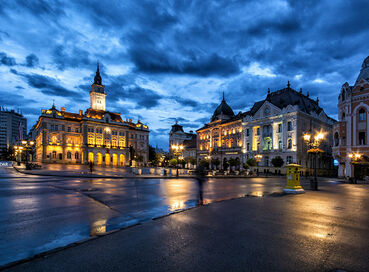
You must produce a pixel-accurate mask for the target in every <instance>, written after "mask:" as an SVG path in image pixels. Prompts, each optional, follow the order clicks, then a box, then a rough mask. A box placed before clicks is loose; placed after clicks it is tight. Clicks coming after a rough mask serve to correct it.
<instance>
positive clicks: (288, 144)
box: [287, 139, 292, 149]
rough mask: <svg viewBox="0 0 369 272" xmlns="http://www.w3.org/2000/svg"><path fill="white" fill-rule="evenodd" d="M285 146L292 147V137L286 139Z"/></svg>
mask: <svg viewBox="0 0 369 272" xmlns="http://www.w3.org/2000/svg"><path fill="white" fill-rule="evenodd" d="M287 148H288V149H292V139H288V141H287Z"/></svg>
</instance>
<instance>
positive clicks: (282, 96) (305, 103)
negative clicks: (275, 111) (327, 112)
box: [250, 84, 323, 115]
mask: <svg viewBox="0 0 369 272" xmlns="http://www.w3.org/2000/svg"><path fill="white" fill-rule="evenodd" d="M265 101H268V102H270V103H272V104H273V105H274V106H276V107H278V108H280V109H283V108H285V107H287V106H288V105H291V106H296V105H297V106H298V107H299V109H300V110H301V111H302V112H306V113H311V112H315V113H317V114H319V113H320V112H321V111H322V110H323V109H322V108H321V107H319V99H318V98H317V100H313V99H311V98H309V95H304V94H303V93H302V92H301V91H300V92H297V91H296V90H294V89H292V88H291V87H290V84H288V85H287V88H284V89H281V90H278V91H275V92H272V93H269V94H268V95H267V97H266V99H264V100H261V101H258V102H256V103H255V104H254V105H253V107H252V108H251V110H250V114H251V115H254V114H255V113H256V112H257V111H258V110H259V108H260V107H261V106H262V105H263V104H264V102H265Z"/></svg>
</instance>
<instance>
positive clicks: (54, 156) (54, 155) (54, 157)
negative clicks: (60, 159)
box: [52, 151, 56, 159]
mask: <svg viewBox="0 0 369 272" xmlns="http://www.w3.org/2000/svg"><path fill="white" fill-rule="evenodd" d="M52 158H53V159H56V151H53V155H52Z"/></svg>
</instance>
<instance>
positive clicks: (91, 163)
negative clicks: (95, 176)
mask: <svg viewBox="0 0 369 272" xmlns="http://www.w3.org/2000/svg"><path fill="white" fill-rule="evenodd" d="M88 166H89V167H90V173H91V174H92V171H93V170H94V162H93V161H89V163H88Z"/></svg>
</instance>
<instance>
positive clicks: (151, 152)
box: [149, 145, 157, 162]
mask: <svg viewBox="0 0 369 272" xmlns="http://www.w3.org/2000/svg"><path fill="white" fill-rule="evenodd" d="M156 159H157V158H156V151H155V148H154V147H152V146H151V145H149V161H150V162H155V161H156Z"/></svg>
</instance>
